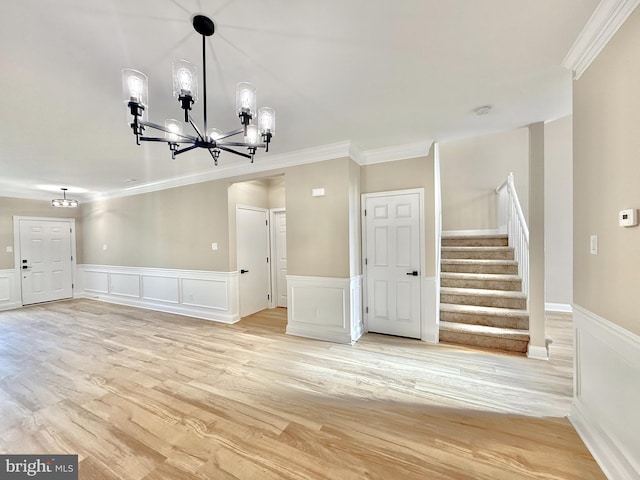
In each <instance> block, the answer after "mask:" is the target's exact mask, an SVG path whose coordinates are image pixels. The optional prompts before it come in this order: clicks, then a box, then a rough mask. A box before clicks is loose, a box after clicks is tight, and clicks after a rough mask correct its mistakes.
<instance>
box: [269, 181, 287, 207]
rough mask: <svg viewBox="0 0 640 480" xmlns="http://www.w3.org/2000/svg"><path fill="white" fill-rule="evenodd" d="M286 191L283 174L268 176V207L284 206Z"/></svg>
mask: <svg viewBox="0 0 640 480" xmlns="http://www.w3.org/2000/svg"><path fill="white" fill-rule="evenodd" d="M286 192H287V190H286V183H285V178H284V175H280V176H278V177H272V178H269V208H284V207H285V205H286V198H287V196H286Z"/></svg>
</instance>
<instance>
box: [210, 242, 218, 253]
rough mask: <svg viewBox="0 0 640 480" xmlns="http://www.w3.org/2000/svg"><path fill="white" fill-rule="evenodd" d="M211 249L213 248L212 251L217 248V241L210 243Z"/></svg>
mask: <svg viewBox="0 0 640 480" xmlns="http://www.w3.org/2000/svg"><path fill="white" fill-rule="evenodd" d="M211 250H213V251H214V252H215V251H216V250H218V244H217V243H212V244H211Z"/></svg>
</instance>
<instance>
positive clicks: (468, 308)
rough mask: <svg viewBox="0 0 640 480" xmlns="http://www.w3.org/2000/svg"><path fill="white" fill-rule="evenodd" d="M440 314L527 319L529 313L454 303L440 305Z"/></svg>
mask: <svg viewBox="0 0 640 480" xmlns="http://www.w3.org/2000/svg"><path fill="white" fill-rule="evenodd" d="M440 311H441V312H451V313H475V314H478V315H497V316H501V317H529V312H527V311H526V310H520V309H517V308H500V307H482V306H478V305H459V304H455V303H441V304H440Z"/></svg>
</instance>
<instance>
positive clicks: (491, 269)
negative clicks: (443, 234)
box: [441, 262, 518, 275]
mask: <svg viewBox="0 0 640 480" xmlns="http://www.w3.org/2000/svg"><path fill="white" fill-rule="evenodd" d="M441 269H442V271H443V272H447V273H485V274H490V273H492V274H498V275H517V274H518V265H473V264H466V263H463V264H447V263H445V262H443V263H442V265H441Z"/></svg>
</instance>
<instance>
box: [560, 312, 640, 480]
mask: <svg viewBox="0 0 640 480" xmlns="http://www.w3.org/2000/svg"><path fill="white" fill-rule="evenodd" d="M573 321H574V334H575V336H574V338H575V363H574V403H573V407H572V410H571V415H570V417H569V418H570V420H571V423H572V424H573V425H574V427H575V428H576V430H577V431H578V433H579V434H580V437H582V440H583V441H584V443H585V444H586V445H587V447H588V448H589V450H590V451H591V453H592V454H593V456H594V458H595V459H596V461H597V462H598V464H599V465H600V467H601V468H602V470H603V471H604V473H605V474H606V475H607V477H608V478H609V479H611V480H615V479H640V441H638V432H639V431H640V414H639V413H638V412H639V410H638V406H639V405H640V337H639V336H637V335H635V334H633V333H631V332H629V331H628V330H625V329H623V328H621V327H619V326H617V325H616V324H614V323H612V322H610V321H608V320H606V319H604V318H602V317H599V316H598V315H596V314H594V313H592V312H590V311H589V310H586V309H584V308H582V307H580V306H579V305H574V306H573Z"/></svg>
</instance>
